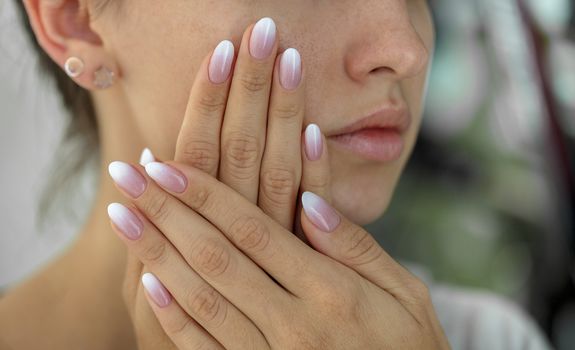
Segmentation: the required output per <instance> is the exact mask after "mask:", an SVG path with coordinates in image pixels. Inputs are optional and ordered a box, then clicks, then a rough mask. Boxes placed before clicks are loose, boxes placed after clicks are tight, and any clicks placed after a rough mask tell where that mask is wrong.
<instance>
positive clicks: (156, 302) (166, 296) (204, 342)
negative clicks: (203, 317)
mask: <svg viewBox="0 0 575 350" xmlns="http://www.w3.org/2000/svg"><path fill="white" fill-rule="evenodd" d="M141 280H142V285H143V286H144V289H145V291H146V292H145V295H146V299H147V300H148V304H149V305H150V307H151V311H150V313H152V312H153V313H152V317H154V315H155V317H154V318H156V317H157V321H159V325H161V328H160V329H163V330H164V332H165V334H166V335H167V336H169V337H170V339H171V341H172V342H173V343H174V344H175V345H176V346H177V348H178V349H181V350H193V349H222V350H223V349H225V348H224V347H223V346H222V345H221V344H220V343H218V341H217V340H216V339H214V337H212V336H211V335H210V334H209V333H208V332H206V330H205V329H203V328H202V326H200V325H199V324H198V323H197V322H196V321H195V320H194V319H193V318H191V317H190V316H189V315H188V314H187V313H186V312H185V311H184V310H183V309H182V308H181V307H180V305H179V304H178V303H177V301H175V300H173V299H172V296H171V295H170V292H169V291H168V290H167V289H166V288H165V287H164V285H163V284H162V282H160V280H159V279H158V278H157V277H156V276H154V274H152V273H149V272H148V273H144V274H142V278H141ZM158 348H159V347H158ZM162 349H164V347H162Z"/></svg>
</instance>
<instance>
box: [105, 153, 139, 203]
mask: <svg viewBox="0 0 575 350" xmlns="http://www.w3.org/2000/svg"><path fill="white" fill-rule="evenodd" d="M108 172H109V173H110V176H111V177H112V179H113V180H114V182H115V183H117V184H118V186H120V187H121V188H122V189H123V190H124V191H126V192H127V193H128V194H129V195H130V196H131V197H132V198H138V197H139V196H141V195H142V193H144V191H145V190H146V179H145V178H144V177H143V176H142V174H140V173H139V172H138V171H137V170H136V169H134V168H133V167H132V166H131V165H130V164H128V163H124V162H118V161H116V162H112V163H110V165H109V166H108Z"/></svg>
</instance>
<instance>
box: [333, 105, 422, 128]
mask: <svg viewBox="0 0 575 350" xmlns="http://www.w3.org/2000/svg"><path fill="white" fill-rule="evenodd" d="M410 123H411V116H410V114H409V111H408V109H407V106H406V105H405V103H399V104H398V103H395V104H390V103H386V104H383V105H380V106H378V107H377V108H375V109H374V110H372V112H371V113H369V114H367V116H365V117H362V118H360V119H358V120H356V121H355V122H353V123H351V124H349V125H347V126H345V127H343V128H341V129H339V130H336V131H334V132H331V133H330V135H329V136H337V135H342V134H349V133H353V132H356V131H358V130H361V129H367V128H389V129H396V130H398V131H399V132H400V133H402V132H404V131H405V130H407V128H409V124H410Z"/></svg>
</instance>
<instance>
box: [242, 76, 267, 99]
mask: <svg viewBox="0 0 575 350" xmlns="http://www.w3.org/2000/svg"><path fill="white" fill-rule="evenodd" d="M239 82H240V84H241V86H242V88H243V89H244V90H245V91H247V92H248V93H250V94H254V93H258V92H261V91H263V90H264V89H265V88H266V87H267V85H268V83H269V78H268V77H267V76H265V75H264V74H263V73H261V72H257V71H256V72H251V73H249V74H241V75H240V76H239Z"/></svg>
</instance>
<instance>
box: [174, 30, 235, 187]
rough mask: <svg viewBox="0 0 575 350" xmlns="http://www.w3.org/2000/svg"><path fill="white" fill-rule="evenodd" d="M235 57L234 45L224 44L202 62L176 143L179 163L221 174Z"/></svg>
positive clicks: (230, 43)
mask: <svg viewBox="0 0 575 350" xmlns="http://www.w3.org/2000/svg"><path fill="white" fill-rule="evenodd" d="M234 55H235V49H234V44H233V43H232V42H231V41H229V40H223V41H221V42H220V43H219V44H218V45H217V46H216V48H215V49H214V51H213V52H212V54H211V55H208V56H207V57H206V58H204V60H203V61H202V64H201V65H200V68H199V71H198V74H197V75H196V79H195V81H194V85H193V87H192V89H191V92H190V98H189V100H188V106H187V108H186V113H185V115H184V120H183V122H182V127H181V129H180V133H179V135H178V139H177V142H176V154H175V158H174V159H176V160H177V161H179V162H182V163H185V164H189V165H191V166H194V167H196V168H198V169H201V170H203V171H205V172H207V173H208V174H211V175H212V176H217V174H218V164H219V158H220V129H221V124H222V119H223V115H224V111H225V108H226V102H227V99H228V90H229V87H230V81H231V79H229V76H230V72H231V70H232V65H233V60H234Z"/></svg>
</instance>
